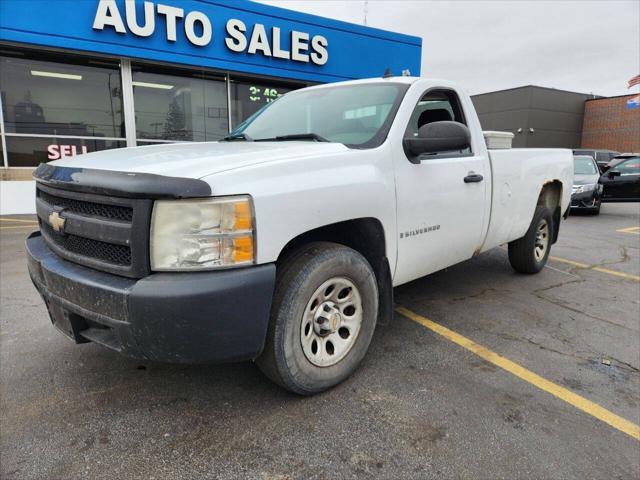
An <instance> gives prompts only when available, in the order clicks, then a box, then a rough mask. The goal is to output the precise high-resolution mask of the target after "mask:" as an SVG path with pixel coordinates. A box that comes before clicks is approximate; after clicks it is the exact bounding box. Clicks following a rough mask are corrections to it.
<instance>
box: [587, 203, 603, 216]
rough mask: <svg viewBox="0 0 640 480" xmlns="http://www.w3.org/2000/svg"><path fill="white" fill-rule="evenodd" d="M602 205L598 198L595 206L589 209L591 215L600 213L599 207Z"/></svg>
mask: <svg viewBox="0 0 640 480" xmlns="http://www.w3.org/2000/svg"><path fill="white" fill-rule="evenodd" d="M601 206H602V200H598V202H597V203H596V206H595V207H593V208H592V209H590V210H589V213H590V214H591V215H600V207H601Z"/></svg>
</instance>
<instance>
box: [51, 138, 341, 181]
mask: <svg viewBox="0 0 640 480" xmlns="http://www.w3.org/2000/svg"><path fill="white" fill-rule="evenodd" d="M348 150H349V149H348V148H347V147H345V146H344V145H343V144H341V143H319V142H309V141H293V142H289V141H283V142H243V141H233V142H203V143H174V144H166V145H151V146H145V147H134V148H119V149H114V150H103V151H101V152H95V153H88V154H85V155H79V156H77V157H74V158H67V159H64V160H57V161H55V162H51V163H50V164H51V165H54V166H60V167H74V168H91V169H96V170H111V171H117V172H131V173H152V174H156V175H166V176H170V177H183V178H203V177H206V176H208V175H213V174H216V173H220V172H224V171H227V170H235V169H238V168H243V167H248V166H251V165H256V164H259V163H265V162H275V161H278V160H290V159H292V158H296V159H297V158H307V157H317V156H324V155H335V154H336V153H341V152H345V151H348Z"/></svg>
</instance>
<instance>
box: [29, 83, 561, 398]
mask: <svg viewBox="0 0 640 480" xmlns="http://www.w3.org/2000/svg"><path fill="white" fill-rule="evenodd" d="M34 177H35V179H36V181H37V198H36V207H37V213H38V218H39V222H40V230H39V231H38V232H34V233H33V234H32V235H31V236H30V237H29V238H28V239H27V242H26V247H27V251H28V259H29V260H28V262H29V272H30V275H31V278H32V280H33V282H34V284H35V286H36V288H37V289H38V291H39V292H40V293H41V295H42V297H43V298H44V300H45V303H46V304H47V307H48V309H49V313H50V317H51V320H52V322H53V324H54V325H55V326H56V327H58V328H59V329H60V330H61V331H63V332H64V333H66V334H67V335H68V336H70V337H71V338H72V339H74V340H75V341H76V342H78V343H83V342H95V343H98V344H101V345H103V346H106V347H108V348H110V349H112V350H116V351H118V352H122V353H124V354H128V355H131V356H135V357H140V358H144V359H149V360H158V361H169V362H183V363H206V362H221V361H236V360H247V359H251V360H255V362H256V363H257V365H258V366H259V367H260V369H261V370H262V371H263V372H264V373H265V374H266V375H267V376H269V378H271V379H272V380H274V381H275V382H277V383H278V384H280V385H282V386H283V387H285V388H287V389H289V390H291V391H293V392H296V393H299V394H313V393H316V392H320V391H322V390H325V389H327V388H329V387H331V386H333V385H336V384H337V383H339V382H341V381H342V380H344V379H345V378H346V377H348V376H349V375H350V374H351V373H352V372H353V371H354V370H355V369H356V368H357V366H358V364H359V363H360V361H361V360H362V359H363V357H364V356H365V353H366V351H367V349H368V347H369V343H370V341H371V338H372V335H373V332H374V328H375V326H376V322H377V321H378V320H379V319H380V318H389V317H391V316H392V315H393V287H395V286H397V285H401V284H403V283H406V282H409V281H411V280H414V279H416V278H419V277H422V276H424V275H428V274H430V273H432V272H435V271H437V270H440V269H443V268H445V267H448V266H450V265H453V264H455V263H458V262H462V261H464V260H467V259H469V258H471V257H473V256H474V255H478V254H480V253H482V252H484V251H486V250H489V249H491V248H494V247H496V246H499V245H503V244H508V245H509V260H510V261H511V264H512V266H513V267H514V268H515V270H517V271H519V272H523V273H536V272H538V271H540V270H541V269H542V267H543V266H544V265H545V263H546V261H547V257H548V255H549V250H550V248H551V245H552V244H553V243H554V242H555V241H556V239H557V237H558V230H559V227H560V220H561V217H563V216H564V215H565V214H566V212H567V211H568V209H569V207H570V197H571V186H572V178H573V159H572V154H571V151H569V150H561V149H557V150H555V149H504V150H490V151H489V150H487V147H486V143H485V139H484V137H483V132H482V130H481V128H480V123H479V121H478V117H477V116H476V113H475V110H474V108H473V104H472V103H471V99H470V98H469V96H468V95H466V94H465V93H464V92H463V91H462V90H461V89H460V88H459V87H457V86H456V85H455V84H454V83H450V82H446V81H438V80H431V79H421V78H411V77H389V78H379V79H369V80H363V81H351V82H344V83H336V84H330V85H322V86H314V87H310V88H305V89H302V90H297V91H294V92H291V93H288V94H286V95H285V96H283V97H282V98H280V99H278V100H277V101H275V102H273V103H271V104H268V105H267V106H266V107H265V108H263V109H262V110H261V111H259V112H258V113H257V114H255V115H254V116H252V117H251V118H249V119H248V120H247V121H245V122H244V123H242V124H241V125H239V126H238V128H237V129H236V130H235V131H234V132H232V133H231V134H230V135H229V136H228V137H226V138H225V139H223V140H221V141H220V142H212V143H185V144H173V145H161V146H147V147H140V148H128V149H123V150H115V151H105V152H99V153H93V154H88V155H82V156H80V157H76V158H74V159H68V160H61V161H56V162H52V163H49V164H42V165H41V166H40V167H39V168H38V169H37V170H36V171H35V173H34Z"/></svg>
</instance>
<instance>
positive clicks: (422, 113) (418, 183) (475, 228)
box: [394, 89, 491, 285]
mask: <svg viewBox="0 0 640 480" xmlns="http://www.w3.org/2000/svg"><path fill="white" fill-rule="evenodd" d="M443 120H453V121H456V122H460V123H463V124H465V125H466V120H465V114H464V110H463V107H462V104H461V102H460V99H459V97H458V95H457V94H456V93H455V92H454V91H453V90H448V89H436V90H429V91H427V92H425V93H424V94H423V96H422V98H421V99H420V101H419V102H418V104H417V105H416V107H415V109H414V112H413V114H412V116H411V118H410V121H409V125H408V126H407V131H406V133H405V137H407V136H417V134H418V133H417V132H418V129H419V128H420V127H421V126H423V125H425V124H426V123H431V122H436V121H443ZM399 151H400V153H399V158H397V159H396V198H397V222H398V261H397V266H396V273H395V276H394V284H396V285H399V284H401V283H405V282H408V281H411V280H413V279H415V278H419V277H422V276H424V275H427V274H429V273H432V272H435V271H437V270H441V269H443V268H445V267H448V266H450V265H453V264H455V263H458V262H461V261H463V260H467V259H468V258H471V257H472V256H473V254H474V252H475V251H476V250H477V249H478V248H479V247H480V246H481V243H482V233H483V230H484V222H485V219H484V212H485V205H486V202H487V194H488V190H487V189H488V188H490V182H491V178H490V175H491V172H490V170H489V168H488V158H487V157H486V153H485V152H486V151H482V152H481V151H472V149H471V148H468V149H466V150H464V151H455V152H444V153H437V154H429V155H422V156H420V157H419V158H418V159H417V160H418V161H417V162H416V160H414V162H416V163H412V162H411V161H410V159H409V158H408V157H407V155H406V153H405V152H404V150H403V149H402V147H401V148H400V150H399ZM474 175H475V177H474V179H475V180H477V178H478V177H477V176H478V175H479V176H481V177H482V180H481V181H473V182H469V178H470V177H472V176H474ZM465 178H467V181H465Z"/></svg>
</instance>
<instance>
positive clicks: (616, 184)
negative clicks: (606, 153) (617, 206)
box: [599, 157, 640, 202]
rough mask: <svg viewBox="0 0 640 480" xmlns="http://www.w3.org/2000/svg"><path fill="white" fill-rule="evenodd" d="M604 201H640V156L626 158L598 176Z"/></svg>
mask: <svg viewBox="0 0 640 480" xmlns="http://www.w3.org/2000/svg"><path fill="white" fill-rule="evenodd" d="M599 183H600V184H601V185H602V187H603V193H602V201H604V202H640V157H631V158H628V159H626V160H624V161H622V162H620V163H619V164H617V165H615V166H613V167H612V168H611V169H609V170H607V171H606V172H605V173H603V174H602V176H601V177H600V180H599Z"/></svg>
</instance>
